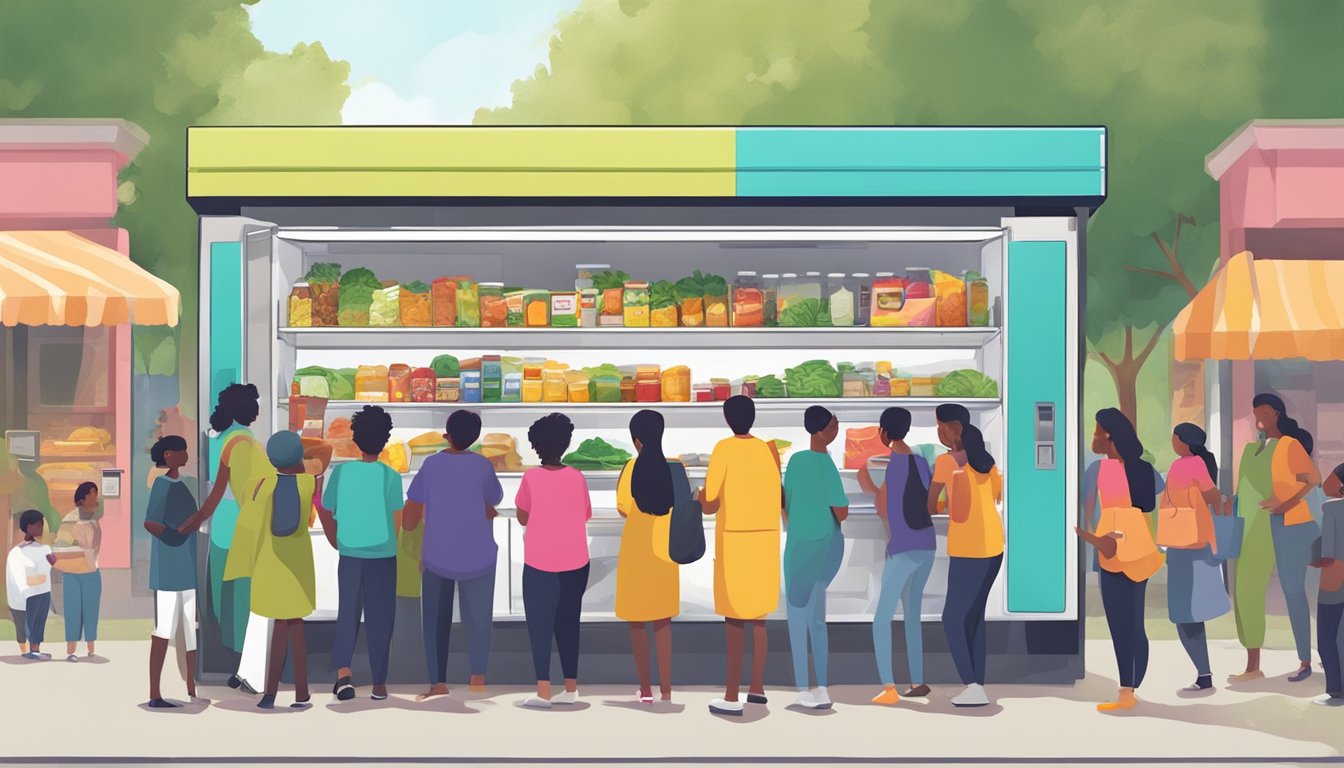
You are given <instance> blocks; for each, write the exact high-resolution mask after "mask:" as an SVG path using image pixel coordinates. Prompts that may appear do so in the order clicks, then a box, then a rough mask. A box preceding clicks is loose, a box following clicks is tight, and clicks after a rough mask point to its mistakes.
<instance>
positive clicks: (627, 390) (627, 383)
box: [621, 373, 636, 403]
mask: <svg viewBox="0 0 1344 768" xmlns="http://www.w3.org/2000/svg"><path fill="white" fill-rule="evenodd" d="M635 399H636V398H635V375H634V374H633V373H630V374H625V375H622V376H621V402H622V403H633V402H635Z"/></svg>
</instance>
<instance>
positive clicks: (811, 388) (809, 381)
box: [756, 360, 840, 397]
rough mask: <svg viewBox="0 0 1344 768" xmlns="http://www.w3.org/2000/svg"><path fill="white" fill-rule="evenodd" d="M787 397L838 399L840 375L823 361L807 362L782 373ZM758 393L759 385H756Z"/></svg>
mask: <svg viewBox="0 0 1344 768" xmlns="http://www.w3.org/2000/svg"><path fill="white" fill-rule="evenodd" d="M784 384H785V387H786V388H787V390H788V394H789V397H839V396H840V374H839V373H838V372H837V371H836V370H835V368H833V367H831V364H830V363H828V362H827V361H825V360H808V361H807V362H805V363H803V364H802V365H799V366H798V367H796V368H789V369H787V370H785V371H784ZM756 387H757V390H756V391H757V392H758V393H759V392H760V384H757V385H756Z"/></svg>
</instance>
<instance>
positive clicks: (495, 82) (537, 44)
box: [412, 22, 551, 123]
mask: <svg viewBox="0 0 1344 768" xmlns="http://www.w3.org/2000/svg"><path fill="white" fill-rule="evenodd" d="M550 29H551V26H550V24H549V23H546V22H543V25H542V26H540V27H538V26H531V27H523V28H521V29H514V30H510V31H507V32H503V33H500V34H479V33H476V32H466V33H463V34H460V35H456V36H454V37H452V38H451V39H449V40H446V41H444V42H443V43H440V44H439V45H438V46H437V47H435V48H434V50H432V51H430V52H429V54H428V55H427V56H425V58H424V59H422V60H421V61H420V62H419V63H418V64H417V65H416V67H415V72H414V75H413V77H412V82H413V83H414V84H415V89H416V92H417V93H424V94H429V95H430V96H431V97H432V98H433V100H434V103H435V105H436V107H437V108H438V111H439V113H440V114H442V115H444V116H445V117H447V118H449V119H450V120H451V121H453V122H462V123H469V122H471V119H472V117H473V116H474V115H475V113H476V110H477V109H481V108H489V107H500V106H507V105H508V104H509V103H510V101H511V98H512V95H511V93H510V90H509V89H510V87H511V86H512V85H513V82H514V81H515V80H518V79H521V78H525V77H528V76H530V75H531V74H532V73H533V72H534V71H535V70H536V68H537V66H538V65H543V64H545V63H546V60H547V53H548V48H547V41H548V39H549V34H550Z"/></svg>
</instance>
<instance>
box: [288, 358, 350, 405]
mask: <svg viewBox="0 0 1344 768" xmlns="http://www.w3.org/2000/svg"><path fill="white" fill-rule="evenodd" d="M307 376H321V377H322V378H324V379H326V380H327V391H328V396H329V397H330V398H331V399H332V400H354V399H355V369H354V368H336V369H332V368H323V367H322V366H320V365H310V366H308V367H307V368H300V369H299V370H297V371H295V372H294V378H295V379H298V380H302V379H303V378H305V377H307ZM299 394H307V393H305V392H300V393H299Z"/></svg>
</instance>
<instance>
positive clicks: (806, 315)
mask: <svg viewBox="0 0 1344 768" xmlns="http://www.w3.org/2000/svg"><path fill="white" fill-rule="evenodd" d="M779 324H780V325H782V326H784V327H786V328H817V327H824V326H829V325H830V324H831V313H830V312H827V311H826V305H825V304H822V303H821V299H803V300H802V301H796V302H794V303H792V304H790V305H788V306H787V307H785V308H784V311H783V312H781V313H780V314H779Z"/></svg>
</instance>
